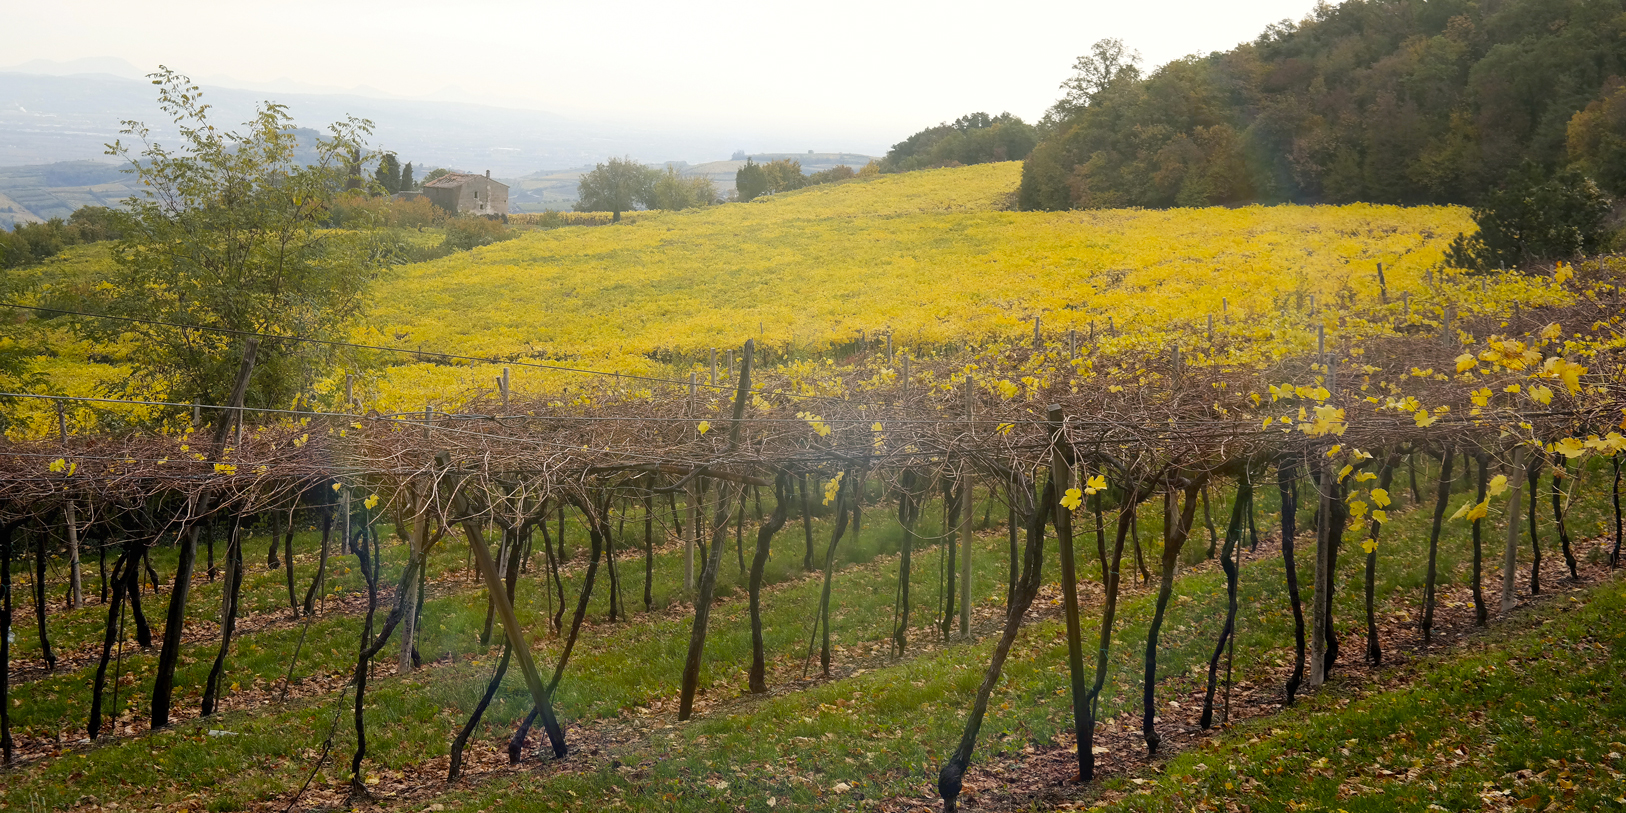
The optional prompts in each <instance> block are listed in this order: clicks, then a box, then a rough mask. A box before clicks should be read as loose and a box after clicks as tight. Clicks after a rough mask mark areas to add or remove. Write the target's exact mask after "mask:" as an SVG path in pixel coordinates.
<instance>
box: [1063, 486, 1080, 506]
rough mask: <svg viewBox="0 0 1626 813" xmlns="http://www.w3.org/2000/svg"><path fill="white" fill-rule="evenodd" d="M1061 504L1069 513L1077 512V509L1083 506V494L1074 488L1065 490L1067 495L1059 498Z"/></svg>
mask: <svg viewBox="0 0 1626 813" xmlns="http://www.w3.org/2000/svg"><path fill="white" fill-rule="evenodd" d="M1061 504H1062V506H1063V507H1065V508H1066V509H1067V510H1069V511H1076V510H1078V507H1079V506H1080V505H1083V504H1084V492H1082V491H1079V490H1078V489H1076V488H1069V489H1067V493H1066V494H1063V495H1062V497H1061Z"/></svg>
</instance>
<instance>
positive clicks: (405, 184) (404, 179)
mask: <svg viewBox="0 0 1626 813" xmlns="http://www.w3.org/2000/svg"><path fill="white" fill-rule="evenodd" d="M417 188H418V185H417V184H416V183H413V181H412V162H411V161H408V162H406V166H404V167H401V188H400V189H398V190H396V191H398V192H411V191H413V190H415V189H417Z"/></svg>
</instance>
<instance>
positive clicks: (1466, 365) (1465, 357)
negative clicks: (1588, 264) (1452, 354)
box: [1457, 353, 1479, 373]
mask: <svg viewBox="0 0 1626 813" xmlns="http://www.w3.org/2000/svg"><path fill="white" fill-rule="evenodd" d="M1478 363H1479V359H1476V358H1474V354H1472V353H1463V354H1462V355H1460V356H1457V372H1459V373H1465V372H1468V371H1469V370H1472V369H1473V368H1474V365H1475V364H1478Z"/></svg>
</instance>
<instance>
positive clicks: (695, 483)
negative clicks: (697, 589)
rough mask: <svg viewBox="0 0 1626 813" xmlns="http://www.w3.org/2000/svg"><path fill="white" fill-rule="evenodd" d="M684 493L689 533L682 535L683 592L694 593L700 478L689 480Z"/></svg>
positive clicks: (698, 535) (698, 531)
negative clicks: (687, 505) (686, 498)
mask: <svg viewBox="0 0 1626 813" xmlns="http://www.w3.org/2000/svg"><path fill="white" fill-rule="evenodd" d="M684 493H686V494H688V496H689V532H688V533H686V534H684V535H683V592H684V593H686V594H693V593H694V548H695V542H696V541H697V540H699V539H700V478H698V477H695V478H692V479H690V480H689V484H688V486H687V487H686V488H685V490H684Z"/></svg>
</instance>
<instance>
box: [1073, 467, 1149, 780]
mask: <svg viewBox="0 0 1626 813" xmlns="http://www.w3.org/2000/svg"><path fill="white" fill-rule="evenodd" d="M1123 499H1124V504H1123V505H1122V506H1120V507H1119V509H1118V522H1117V533H1116V534H1114V541H1113V546H1112V558H1111V559H1110V560H1109V559H1108V558H1107V552H1106V540H1105V539H1104V538H1103V537H1102V530H1103V529H1102V527H1101V502H1100V496H1099V495H1097V496H1096V510H1095V518H1096V547H1097V551H1096V553H1097V555H1098V556H1099V557H1100V559H1101V580H1102V582H1103V583H1104V585H1105V587H1106V598H1105V600H1104V601H1103V603H1102V608H1101V646H1100V647H1099V648H1098V649H1096V653H1095V683H1094V684H1093V685H1092V686H1091V687H1090V696H1089V702H1088V703H1085V704H1084V710H1085V712H1086V713H1087V714H1088V715H1089V717H1088V719H1087V721H1086V722H1087V724H1086V725H1084V726H1081V733H1082V735H1083V739H1081V740H1080V741H1079V743H1078V752H1079V757H1080V760H1081V762H1082V767H1081V768H1080V769H1079V774H1078V778H1079V781H1080V782H1089V781H1091V780H1093V779H1094V778H1095V710H1096V702H1097V701H1098V700H1099V699H1100V697H1101V690H1102V688H1104V687H1105V686H1106V684H1107V655H1108V652H1109V651H1110V650H1111V648H1112V625H1113V622H1114V621H1115V620H1116V618H1117V616H1118V586H1119V584H1120V583H1121V578H1122V573H1121V571H1120V567H1121V566H1122V564H1123V558H1124V539H1125V537H1128V536H1129V529H1130V525H1131V524H1132V522H1133V519H1134V516H1135V508H1136V507H1137V506H1138V505H1140V500H1141V495H1140V492H1139V489H1128V490H1125V491H1124V498H1123Z"/></svg>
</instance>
